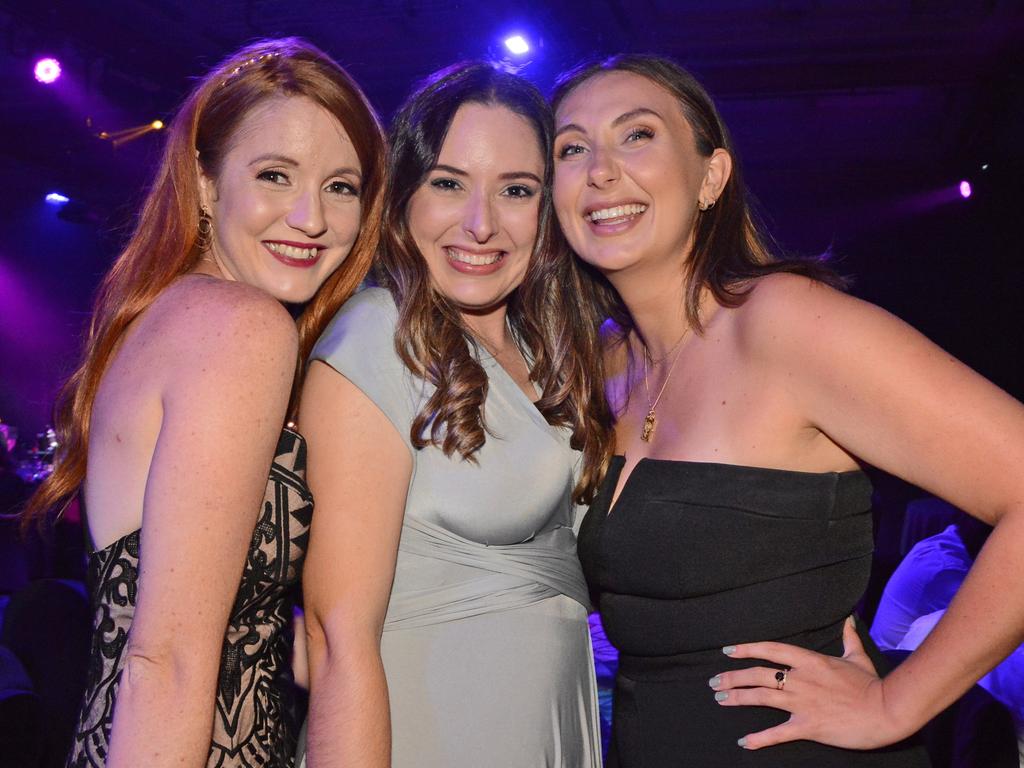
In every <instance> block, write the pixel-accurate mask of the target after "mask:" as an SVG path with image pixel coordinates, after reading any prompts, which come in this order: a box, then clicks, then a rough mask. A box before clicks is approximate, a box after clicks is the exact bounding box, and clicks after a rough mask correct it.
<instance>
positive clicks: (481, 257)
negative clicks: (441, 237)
mask: <svg viewBox="0 0 1024 768" xmlns="http://www.w3.org/2000/svg"><path fill="white" fill-rule="evenodd" d="M445 251H446V252H447V254H448V258H449V259H451V260H452V261H459V262H462V263H463V264H471V265H473V266H474V267H485V266H487V265H488V264H493V263H494V262H496V261H498V259H500V258H501V257H502V256H503V255H504V254H503V253H502V252H501V251H495V252H494V253H488V254H478V253H466V252H465V251H460V250H459V249H458V248H445Z"/></svg>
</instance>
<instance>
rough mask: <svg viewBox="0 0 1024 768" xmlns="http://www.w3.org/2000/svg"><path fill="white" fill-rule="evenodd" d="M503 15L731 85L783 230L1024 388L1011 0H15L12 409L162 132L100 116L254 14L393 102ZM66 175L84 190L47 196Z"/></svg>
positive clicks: (183, 85) (0, 228)
mask: <svg viewBox="0 0 1024 768" xmlns="http://www.w3.org/2000/svg"><path fill="white" fill-rule="evenodd" d="M512 31H518V32H521V33H522V34H524V35H525V36H527V37H528V38H529V39H530V40H531V41H532V42H533V44H534V50H533V52H531V54H529V55H528V56H527V57H526V60H527V61H528V62H529V63H526V64H525V65H524V66H523V69H522V72H523V74H525V75H526V76H528V77H530V78H532V79H534V80H535V81H536V82H537V83H538V84H539V85H540V86H541V87H542V88H544V89H545V90H546V89H547V88H549V87H550V85H551V83H552V81H553V79H554V77H555V75H556V74H557V73H558V72H559V71H561V70H562V69H564V68H566V67H568V66H571V65H572V64H574V63H576V62H577V61H578V60H580V59H581V58H584V57H588V56H593V55H597V54H611V53H615V52H619V51H654V52H658V53H664V54H669V55H671V56H673V57H675V58H676V59H677V60H678V61H679V62H680V63H682V64H684V65H685V66H686V67H688V68H690V69H691V70H692V71H693V72H694V73H695V74H696V75H697V76H698V77H699V78H700V79H701V81H702V82H703V83H704V84H705V85H706V86H707V87H708V89H709V90H710V91H711V93H712V94H713V95H714V96H715V97H716V98H717V101H718V103H719V106H720V107H721V110H722V112H723V114H724V117H725V119H726V121H727V123H728V124H729V126H730V128H731V130H732V132H733V134H734V136H735V139H736V143H737V146H738V148H739V153H740V157H741V160H742V161H743V163H744V166H745V169H746V172H747V176H748V182H749V185H750V187H751V189H752V191H753V193H754V195H755V197H756V198H757V200H758V201H759V203H760V206H761V211H762V214H763V215H764V217H765V218H766V219H767V220H768V222H769V223H770V225H771V227H772V229H773V231H774V232H775V234H776V237H777V238H778V240H779V242H780V244H781V245H782V246H783V247H785V248H786V249H788V250H791V251H795V252H797V253H805V254H813V253H820V252H822V251H826V250H828V251H830V252H832V253H833V254H834V258H835V263H836V264H838V266H839V269H840V270H841V271H843V272H845V273H847V274H850V275H852V276H854V278H855V283H854V286H853V291H854V293H856V294H857V295H860V296H862V297H864V298H867V299H869V300H871V301H874V302H876V303H879V304H881V305H882V306H884V307H886V308H887V309H889V310H891V311H893V312H895V313H896V314H897V315H899V316H901V317H903V318H904V319H906V320H908V321H909V322H911V323H912V324H913V325H915V326H917V327H918V328H920V329H921V330H922V331H924V332H925V333H926V334H927V335H929V336H930V337H931V338H933V339H934V340H935V341H937V342H938V343H939V344H941V345H942V346H944V347H946V348H947V349H949V350H950V351H951V352H953V353H954V354H955V355H957V356H958V357H960V358H961V359H963V360H965V361H966V362H967V363H968V364H970V365H971V366H973V367H974V368H976V369H977V370H979V371H980V372H981V373H983V374H984V375H986V376H988V377H989V378H991V379H992V380H994V381H995V382H996V383H998V384H999V385H1000V386H1002V387H1003V388H1005V389H1007V390H1008V391H1010V392H1011V393H1012V394H1014V395H1015V396H1016V397H1018V398H1020V397H1022V396H1024V366H1022V365H1021V364H1020V362H1019V361H1020V360H1021V357H1022V352H1024V343H1022V334H1021V327H1020V326H1021V297H1020V288H1021V283H1022V278H1024V267H1022V265H1021V257H1022V256H1024V249H1022V248H1021V245H1020V240H1019V238H1018V230H1019V227H1020V219H1021V214H1020V212H1019V210H1018V208H1019V206H1020V204H1021V201H1022V200H1024V196H1022V192H1024V184H1022V182H1021V180H1020V176H1021V173H1022V170H1024V150H1022V147H1021V136H1022V129H1024V88H1022V85H1024V82H1022V81H1024V9H1022V6H1021V4H1020V3H1011V2H999V1H998V0H992V1H989V2H982V1H980V0H956V1H953V0H939V1H937V2H924V1H923V0H904V1H903V2H874V1H872V0H868V1H866V2H853V1H851V0H837V1H836V2H813V1H811V0H778V1H772V0H718V1H714V2H713V1H711V0H699V1H695V2H668V1H667V0H587V2H583V0H563V2H554V1H553V0H552V1H551V2H544V3H540V2H534V1H533V0H523V1H521V2H503V3H497V2H439V1H437V0H355V1H354V2H323V1H321V0H306V1H305V2H287V3H286V2H276V1H274V2H271V1H269V0H264V1H260V0H249V1H248V2H243V1H240V0H225V1H223V2H216V3H214V2H202V3H200V2H186V1H185V0H151V1H149V2H125V1H124V0H107V1H106V2H102V3H101V2H67V3H46V2H42V3H34V4H33V3H29V2H17V3H7V2H5V3H0V82H2V83H3V98H2V102H0V179H2V182H0V233H2V239H0V419H2V420H3V421H5V422H7V423H11V424H14V425H16V426H19V427H20V428H21V434H22V436H23V437H26V436H29V435H31V434H33V433H34V432H36V431H38V430H39V429H41V428H42V426H43V425H44V424H45V423H46V422H47V421H48V419H49V412H50V407H51V403H52V398H53V394H54V392H55V390H56V387H57V385H58V383H59V381H60V379H61V377H62V376H63V375H66V373H67V372H68V371H69V370H70V367H71V365H72V364H73V362H74V358H75V355H76V350H77V348H78V344H79V339H80V337H81V333H82V330H83V328H84V323H85V321H86V318H87V313H88V308H89V305H90V301H91V296H92V293H93V291H94V290H95V287H96V284H97V282H98V280H99V277H100V276H101V275H102V273H103V272H104V271H105V269H106V268H107V266H108V265H109V263H110V261H111V259H112V258H113V256H114V254H115V253H116V251H117V248H118V246H119V244H120V243H121V242H122V241H123V239H124V237H125V235H126V234H127V231H128V230H129V229H130V226H131V223H132V217H133V215H134V211H135V208H136V206H137V205H138V203H139V201H140V200H141V197H142V194H143V191H144V188H145V185H146V183H147V180H148V176H149V173H150V172H151V169H152V165H153V162H154V160H155V158H156V157H157V154H158V152H159V148H160V142H161V134H160V133H159V132H152V133H149V134H146V135H144V136H142V137H141V138H138V139H136V140H134V141H131V142H128V143H126V144H123V145H121V146H119V147H117V148H115V147H113V146H112V143H111V141H109V140H103V139H100V138H98V137H97V134H99V133H100V132H101V131H107V132H108V133H113V132H115V131H118V130H121V129H125V128H129V127H132V126H138V125H143V124H146V123H149V122H150V121H152V120H154V119H162V120H165V121H166V120H168V119H169V118H170V117H171V116H172V115H173V111H174V109H175V106H176V105H177V103H178V102H179V101H180V100H181V98H182V96H183V95H184V94H185V92H186V91H187V90H188V88H189V87H190V83H191V82H192V78H194V77H196V76H199V75H201V74H202V73H203V72H204V71H205V70H206V69H207V68H208V67H210V66H211V65H212V64H214V63H215V62H217V61H218V60H219V59H221V58H222V57H224V56H225V55H226V54H228V53H229V52H230V51H232V50H233V49H235V48H237V47H238V46H240V45H241V44H243V43H246V42H249V41H251V40H253V39H255V38H258V37H262V36H282V35H301V36H304V37H306V38H308V39H309V40H311V41H312V42H314V43H316V44H317V45H319V46H321V47H322V48H324V49H325V50H327V51H328V52H329V53H331V54H333V55H334V56H335V57H336V58H337V59H338V60H339V61H340V62H341V63H342V64H343V65H344V66H345V67H346V68H348V69H349V71H350V72H351V73H352V74H353V75H354V76H355V77H356V79H358V80H359V82H360V83H361V84H362V85H363V86H364V88H365V89H366V91H367V93H368V94H369V96H370V98H371V100H372V101H373V102H374V103H375V104H376V106H377V107H378V109H379V110H380V112H381V114H382V115H383V117H384V118H385V119H388V118H389V117H390V115H391V113H392V112H393V111H394V109H395V107H396V106H397V105H398V104H399V103H400V101H401V100H402V99H403V97H404V96H405V94H406V93H407V92H408V90H409V88H410V86H411V84H412V83H413V82H414V81H415V80H416V79H418V78H420V77H422V76H424V75H426V74H428V73H429V72H431V71H432V70H434V69H436V68H438V67H440V66H443V65H446V64H449V63H451V62H453V61H456V60H459V59H462V58H472V57H481V56H483V57H488V56H489V57H497V56H501V55H502V53H503V51H502V45H501V40H502V39H503V37H504V36H505V35H506V34H508V33H510V32H512ZM43 55H52V56H56V57H58V58H59V59H60V60H61V62H62V64H63V68H64V75H63V77H62V78H61V79H60V80H59V81H58V83H57V84H56V85H54V86H51V87H44V86H42V85H40V84H38V83H37V82H35V80H34V78H33V76H32V67H33V64H34V62H35V60H36V59H37V58H39V57H40V56H43ZM983 164H987V166H988V169H987V170H985V171H982V170H981V166H982V165H983ZM965 178H968V179H970V180H971V181H972V183H973V184H974V188H975V193H974V195H973V196H972V197H971V198H970V199H969V200H966V201H964V200H962V199H961V198H960V197H959V196H958V195H957V192H956V187H957V185H958V184H959V182H960V180H961V179H965ZM54 190H59V191H61V192H63V193H65V194H67V195H68V196H70V197H71V198H72V201H71V202H70V203H68V204H67V205H66V206H64V207H62V208H57V207H54V206H51V205H47V204H45V203H44V202H43V197H44V195H45V194H46V193H47V192H50V191H54ZM891 364H892V365H895V366H898V365H900V361H899V360H892V361H891Z"/></svg>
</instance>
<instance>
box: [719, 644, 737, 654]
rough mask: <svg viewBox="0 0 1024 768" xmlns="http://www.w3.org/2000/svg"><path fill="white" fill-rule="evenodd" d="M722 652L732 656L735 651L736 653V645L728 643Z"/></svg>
mask: <svg viewBox="0 0 1024 768" xmlns="http://www.w3.org/2000/svg"><path fill="white" fill-rule="evenodd" d="M722 653H724V654H725V655H726V656H732V655H733V654H734V653H736V646H735V645H727V646H725V648H723V649H722Z"/></svg>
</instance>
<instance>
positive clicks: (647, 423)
mask: <svg viewBox="0 0 1024 768" xmlns="http://www.w3.org/2000/svg"><path fill="white" fill-rule="evenodd" d="M689 331H690V326H686V329H685V330H684V331H683V335H682V336H680V337H679V341H677V342H676V343H675V344H673V345H672V349H670V350H669V351H668V354H667V355H665V357H663V358H661V360H660V361H659V362H664V361H665V359H666V358H667V357H668V355H671V354H672V350H678V351H677V352H676V356H675V357H674V358H673V359H672V365H671V366H670V367H669V369H668V373H667V374H666V375H665V381H663V382H662V384H661V389H660V390H659V391H658V396H657V397H656V398H654V402H653V403H652V402H651V388H650V385H649V384H648V382H647V361H648V359H650V360H651V364H652V365H654V359H653V358H651V354H650V352H648V351H647V345H646V344H644V345H643V346H644V392H646V393H647V415H646V416H645V417H644V426H643V429H642V430H641V432H640V439H641V440H643V441H644V442H645V443H649V442H651V439H652V438H653V437H654V428H655V427H657V426H658V417H657V416H656V415H655V413H654V409H655V408H657V407H658V403H660V402H661V396H662V395H664V394H665V388H666V387H668V381H669V379H671V378H672V373H673V372H674V371H675V369H676V363H678V362H679V356H680V355H681V354H682V352H683V348H682V343H683V339H684V338H686V334H687V333H689Z"/></svg>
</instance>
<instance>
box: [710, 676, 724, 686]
mask: <svg viewBox="0 0 1024 768" xmlns="http://www.w3.org/2000/svg"><path fill="white" fill-rule="evenodd" d="M721 684H722V676H721V675H715V676H714V677H712V678H711V679H710V680H708V685H709V686H711V687H712V688H717V687H718V686H720V685H721Z"/></svg>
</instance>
